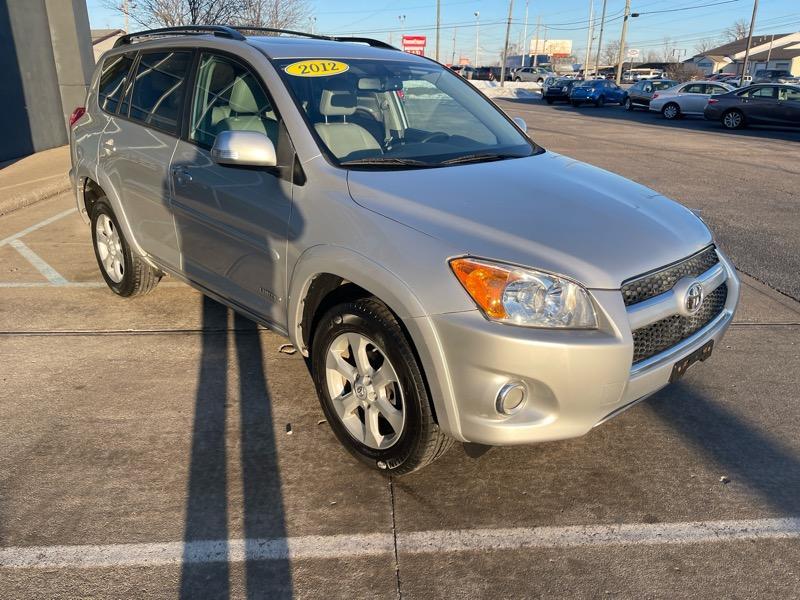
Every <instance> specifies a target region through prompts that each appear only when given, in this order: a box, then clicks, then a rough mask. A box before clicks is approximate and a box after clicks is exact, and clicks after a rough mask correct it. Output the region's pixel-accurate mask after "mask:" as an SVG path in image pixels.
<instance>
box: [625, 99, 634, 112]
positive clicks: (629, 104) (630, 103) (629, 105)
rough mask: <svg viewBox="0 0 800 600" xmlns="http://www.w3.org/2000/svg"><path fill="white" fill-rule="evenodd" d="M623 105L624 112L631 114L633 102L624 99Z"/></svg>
mask: <svg viewBox="0 0 800 600" xmlns="http://www.w3.org/2000/svg"><path fill="white" fill-rule="evenodd" d="M624 104H625V110H627V111H631V112H633V109H634V108H635V107H634V106H633V102H632V101H631V99H630V98H625V103H624Z"/></svg>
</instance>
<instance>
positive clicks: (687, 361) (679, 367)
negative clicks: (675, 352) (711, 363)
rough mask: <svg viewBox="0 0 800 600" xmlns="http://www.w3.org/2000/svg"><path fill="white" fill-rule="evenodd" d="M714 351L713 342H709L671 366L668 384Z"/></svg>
mask: <svg viewBox="0 0 800 600" xmlns="http://www.w3.org/2000/svg"><path fill="white" fill-rule="evenodd" d="M713 349H714V340H709V341H708V342H706V343H705V344H703V345H702V346H701V347H700V348H698V349H697V350H695V351H694V352H692V353H691V354H690V355H689V356H684V357H683V358H682V359H680V360H679V361H678V362H676V363H675V364H674V365H672V374H670V376H669V382H670V383H672V382H673V381H677V380H678V379H680V378H681V377H683V375H684V374H685V373H686V371H688V370H689V367H691V366H692V365H693V364H694V363H696V362H698V361H700V362H702V361H704V360H706V359H707V358H708V357H709V356H711V351H712V350H713Z"/></svg>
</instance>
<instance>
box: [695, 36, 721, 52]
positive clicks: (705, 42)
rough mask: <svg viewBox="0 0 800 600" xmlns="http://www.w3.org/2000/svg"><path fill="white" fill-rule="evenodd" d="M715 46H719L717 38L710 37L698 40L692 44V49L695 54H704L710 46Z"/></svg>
mask: <svg viewBox="0 0 800 600" xmlns="http://www.w3.org/2000/svg"><path fill="white" fill-rule="evenodd" d="M717 46H719V42H718V41H717V40H714V39H711V38H705V39H702V40H700V41H699V42H697V43H696V44H695V45H694V51H695V52H697V54H705V53H706V52H708V51H709V50H711V49H712V48H716V47H717Z"/></svg>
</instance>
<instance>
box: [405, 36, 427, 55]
mask: <svg viewBox="0 0 800 600" xmlns="http://www.w3.org/2000/svg"><path fill="white" fill-rule="evenodd" d="M427 41H428V38H426V37H425V36H424V35H404V36H403V51H404V52H408V53H409V54H419V55H420V56H425V43H426V42H427Z"/></svg>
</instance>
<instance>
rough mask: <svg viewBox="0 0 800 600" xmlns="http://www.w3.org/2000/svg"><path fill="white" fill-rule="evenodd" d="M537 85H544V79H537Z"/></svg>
mask: <svg viewBox="0 0 800 600" xmlns="http://www.w3.org/2000/svg"><path fill="white" fill-rule="evenodd" d="M536 83H544V79H542V78H541V77H539V79H537V80H536Z"/></svg>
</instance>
